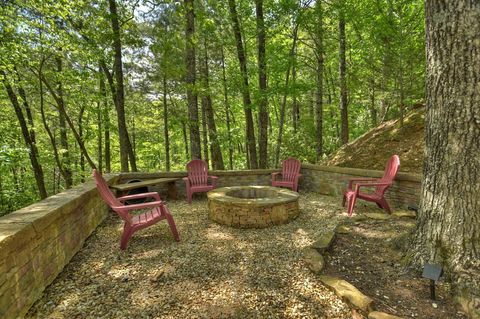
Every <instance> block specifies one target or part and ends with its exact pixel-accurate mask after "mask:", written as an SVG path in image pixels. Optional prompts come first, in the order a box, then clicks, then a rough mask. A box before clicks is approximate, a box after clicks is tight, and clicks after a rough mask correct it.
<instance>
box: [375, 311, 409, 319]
mask: <svg viewBox="0 0 480 319" xmlns="http://www.w3.org/2000/svg"><path fill="white" fill-rule="evenodd" d="M368 319H402V317H397V316H394V315H391V314H388V313H385V312H380V311H372V312H370V313H369V314H368Z"/></svg>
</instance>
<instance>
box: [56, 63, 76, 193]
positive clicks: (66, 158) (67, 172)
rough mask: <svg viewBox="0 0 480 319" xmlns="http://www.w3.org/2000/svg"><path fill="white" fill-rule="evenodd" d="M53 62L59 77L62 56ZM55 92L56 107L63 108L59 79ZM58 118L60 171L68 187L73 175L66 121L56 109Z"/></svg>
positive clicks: (63, 101) (71, 182)
mask: <svg viewBox="0 0 480 319" xmlns="http://www.w3.org/2000/svg"><path fill="white" fill-rule="evenodd" d="M55 62H56V63H57V72H58V74H59V78H60V77H61V74H62V71H63V67H62V58H61V57H56V58H55ZM57 92H58V93H57V97H58V99H57V100H56V101H57V103H59V105H58V109H59V110H60V109H65V100H64V99H63V86H62V82H61V81H60V80H59V81H58V82H57ZM60 104H61V105H60ZM58 120H59V126H60V145H61V147H62V153H61V154H62V166H63V169H62V171H63V172H64V174H62V175H63V178H64V180H65V188H67V189H69V188H71V187H72V185H73V177H72V168H71V161H70V153H69V147H68V136H67V123H66V121H65V116H64V115H63V113H62V112H61V111H58Z"/></svg>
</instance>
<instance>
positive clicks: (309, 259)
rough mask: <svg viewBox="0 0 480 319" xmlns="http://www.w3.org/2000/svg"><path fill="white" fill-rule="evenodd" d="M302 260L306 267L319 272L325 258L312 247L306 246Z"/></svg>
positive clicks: (323, 265)
mask: <svg viewBox="0 0 480 319" xmlns="http://www.w3.org/2000/svg"><path fill="white" fill-rule="evenodd" d="M303 260H304V261H305V263H306V264H307V266H308V268H309V269H310V270H311V271H312V272H314V273H316V274H320V273H321V272H322V270H323V267H325V259H324V258H323V256H322V255H321V254H320V253H319V252H318V251H316V250H315V249H312V248H307V249H306V250H305V253H304V255H303Z"/></svg>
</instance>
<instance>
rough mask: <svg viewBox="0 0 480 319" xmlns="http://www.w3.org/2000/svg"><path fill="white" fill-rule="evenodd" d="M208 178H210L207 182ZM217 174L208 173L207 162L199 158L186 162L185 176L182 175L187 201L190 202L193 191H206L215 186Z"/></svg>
mask: <svg viewBox="0 0 480 319" xmlns="http://www.w3.org/2000/svg"><path fill="white" fill-rule="evenodd" d="M208 178H210V179H211V180H212V182H211V184H210V185H209V184H208ZM217 179H218V177H217V176H212V175H208V168H207V163H205V161H203V160H200V159H194V160H191V161H190V162H188V164H187V177H184V178H183V180H184V181H185V186H186V188H187V189H186V191H187V201H188V203H189V204H191V203H192V195H193V193H203V192H208V191H210V190H212V189H214V188H216V187H217Z"/></svg>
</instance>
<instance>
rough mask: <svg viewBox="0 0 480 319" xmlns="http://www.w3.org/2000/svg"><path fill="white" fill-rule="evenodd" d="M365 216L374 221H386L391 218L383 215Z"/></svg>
mask: <svg viewBox="0 0 480 319" xmlns="http://www.w3.org/2000/svg"><path fill="white" fill-rule="evenodd" d="M365 216H367V217H368V218H370V219H375V220H388V219H390V218H392V216H391V215H387V214H383V213H366V214H365Z"/></svg>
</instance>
